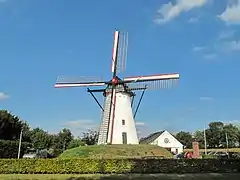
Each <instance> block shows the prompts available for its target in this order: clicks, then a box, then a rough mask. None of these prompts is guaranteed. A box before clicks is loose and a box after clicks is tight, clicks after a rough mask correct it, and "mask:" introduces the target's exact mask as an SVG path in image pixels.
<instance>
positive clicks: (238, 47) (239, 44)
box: [223, 41, 240, 52]
mask: <svg viewBox="0 0 240 180" xmlns="http://www.w3.org/2000/svg"><path fill="white" fill-rule="evenodd" d="M223 50H225V51H228V52H233V51H240V41H229V42H225V43H224V44H223Z"/></svg>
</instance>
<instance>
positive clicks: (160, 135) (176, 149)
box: [139, 131, 183, 154]
mask: <svg viewBox="0 0 240 180" xmlns="http://www.w3.org/2000/svg"><path fill="white" fill-rule="evenodd" d="M139 143H140V144H152V145H157V146H160V147H163V148H165V149H167V150H169V151H171V152H173V153H176V154H179V153H182V152H183V144H182V143H180V142H179V141H178V140H177V139H176V138H175V137H174V136H173V135H172V134H171V133H169V132H168V131H160V132H155V133H152V134H150V135H149V136H147V137H146V138H143V139H141V140H140V142H139Z"/></svg>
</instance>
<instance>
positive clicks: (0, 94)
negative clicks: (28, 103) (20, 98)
mask: <svg viewBox="0 0 240 180" xmlns="http://www.w3.org/2000/svg"><path fill="white" fill-rule="evenodd" d="M0 1H1V0H0ZM8 98H9V95H7V94H5V93H3V92H0V100H4V99H8Z"/></svg>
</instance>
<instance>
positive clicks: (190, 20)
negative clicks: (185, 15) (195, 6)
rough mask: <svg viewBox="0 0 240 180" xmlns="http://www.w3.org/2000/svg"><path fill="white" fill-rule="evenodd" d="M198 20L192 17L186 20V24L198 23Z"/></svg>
mask: <svg viewBox="0 0 240 180" xmlns="http://www.w3.org/2000/svg"><path fill="white" fill-rule="evenodd" d="M198 20H199V19H198V18H196V17H192V18H190V19H189V20H188V22H189V23H196V22H198Z"/></svg>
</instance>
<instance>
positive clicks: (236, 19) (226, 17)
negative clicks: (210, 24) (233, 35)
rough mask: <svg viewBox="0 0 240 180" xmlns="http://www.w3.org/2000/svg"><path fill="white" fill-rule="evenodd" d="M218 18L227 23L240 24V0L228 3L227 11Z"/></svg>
mask: <svg viewBox="0 0 240 180" xmlns="http://www.w3.org/2000/svg"><path fill="white" fill-rule="evenodd" d="M218 18H220V19H221V20H222V21H224V22H225V23H226V24H240V0H237V1H236V2H235V3H232V4H229V5H227V7H226V9H225V11H224V12H223V13H222V14H221V15H219V16H218Z"/></svg>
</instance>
